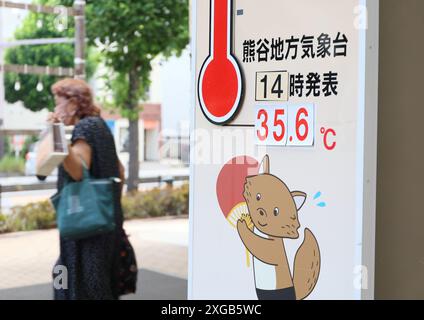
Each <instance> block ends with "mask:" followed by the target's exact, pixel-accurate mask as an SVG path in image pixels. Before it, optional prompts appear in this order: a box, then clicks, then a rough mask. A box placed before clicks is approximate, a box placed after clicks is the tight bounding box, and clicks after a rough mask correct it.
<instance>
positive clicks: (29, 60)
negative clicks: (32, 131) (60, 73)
mask: <svg viewBox="0 0 424 320" xmlns="http://www.w3.org/2000/svg"><path fill="white" fill-rule="evenodd" d="M36 2H37V3H40V4H49V5H54V4H58V1H53V0H38V1H36ZM57 19H58V17H57V16H56V15H50V14H38V13H29V14H28V16H27V17H26V18H25V19H24V21H23V24H22V26H21V27H19V28H18V29H17V30H16V32H15V35H14V37H15V39H17V40H22V39H44V38H62V37H65V38H73V37H74V24H73V20H72V19H68V20H67V28H64V30H63V31H61V30H60V29H58V28H57V22H58V20H57ZM5 62H6V63H7V64H19V65H25V64H27V65H37V66H50V67H64V68H72V67H73V66H74V46H73V44H54V45H51V44H49V45H35V46H33V45H31V46H19V47H13V48H10V49H8V50H7V51H6V54H5ZM94 68H95V58H94V56H93V55H91V58H90V59H89V63H88V67H87V74H88V75H89V76H90V75H92V74H93V71H94ZM58 79H59V78H58V77H54V76H37V75H30V74H27V75H25V74H19V75H18V74H15V73H6V75H5V91H6V100H7V101H8V102H10V103H14V102H17V101H22V102H23V104H24V106H25V107H26V108H28V109H30V110H33V111H38V110H41V109H44V108H47V109H49V110H52V109H53V107H54V101H53V97H52V95H51V92H50V87H51V85H52V84H53V83H54V82H56V81H57V80H58ZM17 82H18V83H19V84H20V89H19V90H16V88H15V87H16V85H15V84H16V83H17ZM39 82H41V83H42V84H43V90H41V91H38V90H37V89H36V88H37V84H38V83H39Z"/></svg>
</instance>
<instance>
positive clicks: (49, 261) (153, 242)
mask: <svg viewBox="0 0 424 320" xmlns="http://www.w3.org/2000/svg"><path fill="white" fill-rule="evenodd" d="M125 229H126V231H127V233H128V234H129V235H130V241H131V243H132V245H133V247H134V250H135V251H136V256H137V263H138V267H139V268H140V269H142V270H141V272H140V281H141V282H139V287H140V288H139V289H140V292H137V294H136V295H135V296H134V295H133V296H128V297H127V298H130V299H132V298H142V299H159V298H161V297H164V298H165V297H166V298H168V299H172V298H173V297H175V299H183V298H184V297H186V290H187V281H186V279H187V263H188V252H187V251H188V219H187V218H180V219H176V218H165V219H163V218H161V219H147V220H133V221H127V222H126V223H125ZM58 254H59V243H58V232H57V230H47V231H32V232H19V233H12V234H5V235H0V299H7V298H12V297H15V299H19V297H20V298H22V299H31V298H32V294H33V295H34V296H33V298H34V299H41V298H43V297H44V298H48V297H50V296H51V284H50V283H51V271H52V266H53V265H54V263H55V261H56V259H57V257H58ZM142 275H143V276H142ZM142 288H144V290H143V289H142ZM39 290H42V291H43V292H42V293H38V294H36V292H39Z"/></svg>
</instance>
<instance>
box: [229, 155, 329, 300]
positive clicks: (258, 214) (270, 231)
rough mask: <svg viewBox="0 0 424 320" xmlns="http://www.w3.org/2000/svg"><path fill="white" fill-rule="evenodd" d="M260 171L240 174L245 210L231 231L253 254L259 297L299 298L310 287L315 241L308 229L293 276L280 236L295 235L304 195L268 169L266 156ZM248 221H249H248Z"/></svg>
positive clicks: (316, 261) (314, 277)
mask: <svg viewBox="0 0 424 320" xmlns="http://www.w3.org/2000/svg"><path fill="white" fill-rule="evenodd" d="M262 167H263V171H264V173H263V174H258V175H255V176H249V177H246V182H245V184H244V193H243V197H244V199H245V200H246V203H247V207H248V210H249V214H250V217H249V215H244V216H243V217H242V218H241V219H239V220H238V221H237V231H238V233H239V236H240V238H241V240H242V242H243V244H244V245H245V247H246V248H247V250H248V251H249V252H250V253H251V254H252V255H253V269H254V275H255V285H256V293H257V296H258V299H259V300H296V299H297V300H301V299H304V298H306V297H307V296H308V295H309V294H310V293H311V292H312V290H313V289H314V287H315V285H316V283H317V281H318V276H319V272H320V265H321V258H320V251H319V247H318V243H317V240H316V239H315V236H314V235H313V233H312V232H311V231H310V230H309V229H305V232H304V234H305V238H304V240H303V243H302V244H301V246H300V247H299V249H298V250H297V252H296V256H295V261H294V272H293V276H292V275H291V272H290V267H289V264H288V260H287V255H286V250H285V247H284V240H283V239H284V238H286V239H297V238H299V233H298V229H299V227H300V224H299V220H298V212H299V210H300V209H301V208H302V206H303V204H304V203H305V200H306V194H305V193H304V192H300V191H292V192H290V190H289V189H288V188H287V186H286V185H285V183H284V182H283V181H281V180H280V179H279V178H277V177H276V176H274V175H272V174H270V167H269V157H268V156H267V155H266V156H265V157H264V159H263V161H262ZM250 220H251V221H250Z"/></svg>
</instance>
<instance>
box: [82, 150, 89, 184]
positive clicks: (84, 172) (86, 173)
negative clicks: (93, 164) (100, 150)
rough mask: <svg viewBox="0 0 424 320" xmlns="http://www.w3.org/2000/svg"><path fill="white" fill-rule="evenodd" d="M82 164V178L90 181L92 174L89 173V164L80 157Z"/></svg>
mask: <svg viewBox="0 0 424 320" xmlns="http://www.w3.org/2000/svg"><path fill="white" fill-rule="evenodd" d="M80 158H81V162H82V177H83V180H84V179H90V172H89V171H88V167H87V164H86V163H85V161H84V159H83V158H82V157H81V156H80Z"/></svg>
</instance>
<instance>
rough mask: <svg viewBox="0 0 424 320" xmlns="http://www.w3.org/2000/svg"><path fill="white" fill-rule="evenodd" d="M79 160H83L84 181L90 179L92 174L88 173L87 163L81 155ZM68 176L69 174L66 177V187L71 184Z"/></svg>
mask: <svg viewBox="0 0 424 320" xmlns="http://www.w3.org/2000/svg"><path fill="white" fill-rule="evenodd" d="M79 158H80V159H81V164H82V180H86V179H90V172H89V171H88V167H87V163H86V162H85V161H84V159H83V158H82V157H81V155H80V156H79ZM68 176H69V173H67V174H66V175H65V178H64V185H66V184H68V183H69V178H68Z"/></svg>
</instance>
